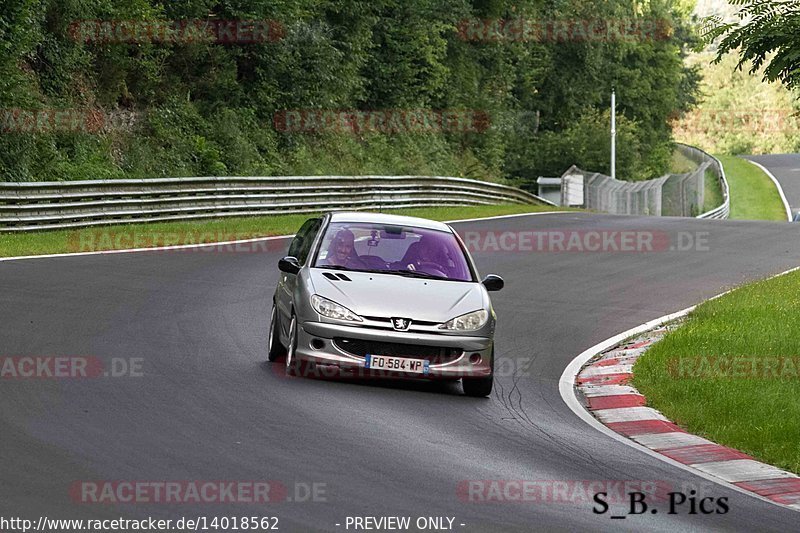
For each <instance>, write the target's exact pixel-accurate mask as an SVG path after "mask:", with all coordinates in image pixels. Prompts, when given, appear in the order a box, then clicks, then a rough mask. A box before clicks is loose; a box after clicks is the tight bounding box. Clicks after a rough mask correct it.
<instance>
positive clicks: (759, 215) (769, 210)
mask: <svg viewBox="0 0 800 533" xmlns="http://www.w3.org/2000/svg"><path fill="white" fill-rule="evenodd" d="M716 157H717V158H718V159H719V160H720V161H722V166H723V167H725V175H726V176H727V177H728V185H729V187H730V192H731V216H730V218H733V219H740V220H782V221H785V220H786V210H785V209H784V207H783V202H781V197H780V194H778V189H777V188H776V187H775V184H774V183H772V180H771V179H769V176H767V175H766V174H764V172H763V171H762V170H761V169H760V168H758V167H757V166H755V165H753V164H752V163H749V162H748V161H746V160H744V159H742V158H740V157H734V156H730V155H718V156H716Z"/></svg>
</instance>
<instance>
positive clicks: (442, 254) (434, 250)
mask: <svg viewBox="0 0 800 533" xmlns="http://www.w3.org/2000/svg"><path fill="white" fill-rule="evenodd" d="M412 264H413V265H414V267H417V268H419V267H423V270H424V269H425V267H426V265H427V266H429V267H434V268H435V269H436V270H439V271H440V272H441V273H443V274H445V275H446V274H447V271H448V270H449V269H448V265H449V260H448V257H447V250H446V249H445V247H444V246H443V244H442V243H441V242H439V240H438V239H436V237H434V236H433V235H423V236H422V238H421V239H420V240H419V242H418V243H417V250H416V258H415V259H414V261H413V263H412ZM409 266H411V265H409Z"/></svg>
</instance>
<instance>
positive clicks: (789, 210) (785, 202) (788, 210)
mask: <svg viewBox="0 0 800 533" xmlns="http://www.w3.org/2000/svg"><path fill="white" fill-rule="evenodd" d="M743 159H744V158H743ZM745 161H747V162H749V163H752V164H754V165H755V166H757V167H758V168H760V169H761V170H762V171H763V172H764V174H766V175H767V176H769V179H771V180H772V183H774V184H775V187H777V188H778V194H779V195H780V197H781V202H783V208H784V209H786V218H787V219H788V220H789V222H791V221H792V218H793V217H792V208H791V206H790V205H789V201H788V200H787V199H786V195H785V194H784V193H783V187H782V186H781V183H780V182H779V181H778V178H776V177H775V175H774V174H773V173H772V172H770V171H769V170H768V169H767V167H765V166H764V165H762V164H761V163H757V162H755V161H751V160H750V159H745Z"/></svg>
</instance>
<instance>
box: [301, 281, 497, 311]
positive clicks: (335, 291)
mask: <svg viewBox="0 0 800 533" xmlns="http://www.w3.org/2000/svg"><path fill="white" fill-rule="evenodd" d="M323 272H329V273H331V274H336V275H338V274H344V275H345V276H347V277H348V278H349V279H350V280H351V281H344V280H336V281H334V280H332V279H328V278H327V277H325V276H324V275H323ZM309 277H310V281H311V283H312V285H313V292H314V293H316V294H318V295H320V296H322V297H323V298H327V299H329V300H333V301H334V302H336V303H338V304H341V305H343V306H345V307H347V308H348V309H350V310H351V311H353V312H354V313H356V314H358V315H361V316H375V317H403V318H411V319H412V320H422V321H427V322H437V323H441V322H447V321H448V320H450V319H451V318H455V317H457V316H459V315H463V314H464V313H469V312H471V311H475V310H477V309H484V308H485V306H486V302H485V301H484V293H485V291H484V290H483V287H482V286H481V284H480V283H474V282H463V281H443V280H435V279H422V278H411V277H405V276H399V275H396V274H379V273H372V272H350V271H335V270H321V269H317V268H312V269H310V276H309Z"/></svg>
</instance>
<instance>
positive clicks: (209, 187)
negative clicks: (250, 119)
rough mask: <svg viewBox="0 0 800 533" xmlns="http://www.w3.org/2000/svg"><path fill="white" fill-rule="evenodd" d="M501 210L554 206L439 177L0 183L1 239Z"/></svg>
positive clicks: (516, 192)
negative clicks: (109, 229)
mask: <svg viewBox="0 0 800 533" xmlns="http://www.w3.org/2000/svg"><path fill="white" fill-rule="evenodd" d="M499 203H515V204H537V203H539V204H547V205H554V204H552V202H549V201H547V200H545V199H543V198H540V197H538V196H536V195H534V194H531V193H529V192H527V191H523V190H520V189H516V188H514V187H509V186H506V185H500V184H497V183H489V182H484V181H477V180H470V179H465V178H449V177H437V176H287V177H220V178H216V177H214V178H156V179H143V180H130V179H124V180H96V181H63V182H24V183H0V232H23V231H36V230H46V229H56V228H79V227H87V226H99V225H108V224H126V223H132V222H157V221H174V220H193V219H202V218H216V217H228V216H257V215H272V214H276V215H277V214H300V213H312V212H319V211H336V210H366V209H394V208H409V207H426V206H450V205H492V204H499Z"/></svg>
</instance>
